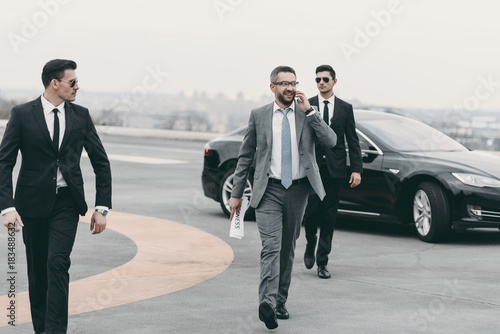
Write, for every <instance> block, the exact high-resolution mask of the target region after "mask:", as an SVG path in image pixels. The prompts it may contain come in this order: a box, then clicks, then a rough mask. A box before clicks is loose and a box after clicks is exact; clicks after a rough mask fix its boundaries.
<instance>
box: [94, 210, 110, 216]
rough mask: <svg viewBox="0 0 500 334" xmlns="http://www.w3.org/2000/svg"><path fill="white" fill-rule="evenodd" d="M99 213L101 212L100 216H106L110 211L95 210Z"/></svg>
mask: <svg viewBox="0 0 500 334" xmlns="http://www.w3.org/2000/svg"><path fill="white" fill-rule="evenodd" d="M95 211H97V212H99V213H100V214H102V215H103V216H106V215H107V214H108V210H104V209H97V210H95Z"/></svg>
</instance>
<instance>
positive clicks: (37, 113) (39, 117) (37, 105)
mask: <svg viewBox="0 0 500 334" xmlns="http://www.w3.org/2000/svg"><path fill="white" fill-rule="evenodd" d="M32 106H33V109H32V110H31V111H32V112H33V117H34V118H35V120H36V122H37V124H38V127H39V128H40V131H41V132H42V134H43V137H44V138H45V139H46V140H47V142H48V143H49V144H50V146H51V147H53V145H52V139H51V138H50V133H49V129H48V128H47V121H46V120H45V115H44V114H43V107H42V98H41V97H39V98H38V99H36V100H35V101H33V105H32Z"/></svg>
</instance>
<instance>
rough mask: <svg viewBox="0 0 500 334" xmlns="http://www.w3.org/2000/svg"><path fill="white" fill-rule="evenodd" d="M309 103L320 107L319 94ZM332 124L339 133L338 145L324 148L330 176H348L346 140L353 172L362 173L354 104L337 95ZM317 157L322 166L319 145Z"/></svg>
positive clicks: (321, 154)
mask: <svg viewBox="0 0 500 334" xmlns="http://www.w3.org/2000/svg"><path fill="white" fill-rule="evenodd" d="M309 103H310V104H311V105H313V106H316V107H318V109H319V98H318V95H316V96H313V97H311V98H310V99H309ZM330 112H331V110H330ZM330 124H331V125H330V127H331V128H332V129H333V131H335V133H336V134H337V145H335V147H334V148H330V149H325V150H324V153H325V157H326V163H327V166H328V172H329V174H330V176H331V177H332V178H345V177H346V161H347V158H346V156H347V155H346V146H345V142H346V140H347V145H348V147H349V161H350V166H351V172H358V173H361V172H362V171H363V162H362V158H361V149H360V147H359V138H358V135H357V133H356V123H355V121H354V112H353V109H352V105H351V104H349V103H347V102H345V101H343V100H341V99H339V98H338V97H335V105H334V112H333V117H332V118H331V119H330ZM316 158H317V160H318V166H320V164H321V160H322V158H323V151H322V149H321V148H318V147H317V150H316Z"/></svg>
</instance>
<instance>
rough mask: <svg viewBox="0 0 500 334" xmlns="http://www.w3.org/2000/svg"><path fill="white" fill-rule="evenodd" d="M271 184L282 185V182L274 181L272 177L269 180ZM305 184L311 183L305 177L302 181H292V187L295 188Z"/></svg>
mask: <svg viewBox="0 0 500 334" xmlns="http://www.w3.org/2000/svg"><path fill="white" fill-rule="evenodd" d="M269 183H274V184H281V180H278V179H273V178H272V177H270V178H269ZM305 183H309V180H308V179H307V177H303V178H301V179H296V180H293V181H292V186H295V185H297V184H305Z"/></svg>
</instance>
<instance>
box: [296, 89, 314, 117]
mask: <svg viewBox="0 0 500 334" xmlns="http://www.w3.org/2000/svg"><path fill="white" fill-rule="evenodd" d="M295 97H296V98H297V103H298V105H299V108H300V110H302V111H303V112H306V111H308V110H309V108H311V104H310V103H309V100H308V99H307V96H306V94H304V93H303V92H302V91H300V90H298V91H297V92H296V93H295Z"/></svg>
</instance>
